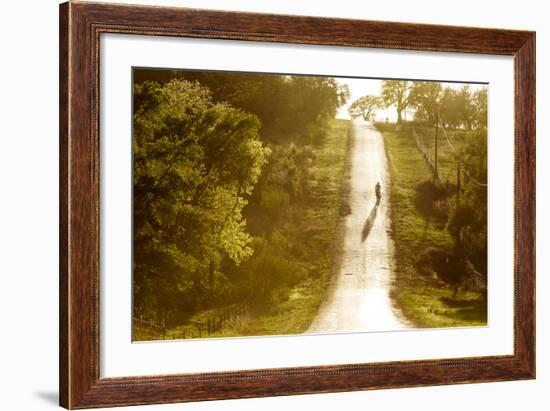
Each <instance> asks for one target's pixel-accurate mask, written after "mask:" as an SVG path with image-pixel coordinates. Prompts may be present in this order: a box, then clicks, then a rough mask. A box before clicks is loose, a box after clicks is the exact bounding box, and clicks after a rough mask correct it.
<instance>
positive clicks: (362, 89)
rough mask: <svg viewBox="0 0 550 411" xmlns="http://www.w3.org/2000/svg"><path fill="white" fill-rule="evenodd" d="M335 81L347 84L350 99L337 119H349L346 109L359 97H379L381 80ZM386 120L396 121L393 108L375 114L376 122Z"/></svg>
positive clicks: (453, 86)
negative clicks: (370, 95)
mask: <svg viewBox="0 0 550 411" xmlns="http://www.w3.org/2000/svg"><path fill="white" fill-rule="evenodd" d="M336 81H337V82H338V83H339V84H347V85H348V87H349V91H350V98H349V100H348V102H347V103H346V104H345V105H343V106H342V107H340V109H339V110H338V113H337V114H336V117H337V118H343V119H349V118H350V117H349V114H348V108H349V106H350V105H351V104H352V103H353V102H354V101H355V100H357V99H358V98H359V97H363V96H366V95H368V94H372V95H380V91H381V90H380V89H381V87H382V80H377V79H362V78H344V77H342V78H336ZM442 84H443V87H452V88H457V89H458V88H460V87H462V86H463V85H464V84H466V83H442ZM470 87H471V88H472V90H478V89H480V88H482V87H486V86H485V85H481V84H470ZM403 114H404V116H407V118H409V117H410V116H411V115H412V114H411V112H410V111H407V113H403ZM386 118H388V120H389V121H391V122H394V121H396V120H397V113H396V111H395V107H389V108H388V109H385V110H384V109H382V110H378V111H377V113H376V120H377V121H384V120H385V119H386Z"/></svg>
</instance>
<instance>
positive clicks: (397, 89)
mask: <svg viewBox="0 0 550 411" xmlns="http://www.w3.org/2000/svg"><path fill="white" fill-rule="evenodd" d="M412 84H413V83H412V82H410V81H401V80H384V81H383V82H382V100H383V101H384V105H385V107H386V108H387V107H390V106H394V107H395V109H396V111H397V123H398V124H399V123H401V122H402V121H403V117H402V114H403V111H404V110H406V109H407V107H409V103H410V100H409V97H410V91H411V89H412Z"/></svg>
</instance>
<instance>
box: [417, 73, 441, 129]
mask: <svg viewBox="0 0 550 411" xmlns="http://www.w3.org/2000/svg"><path fill="white" fill-rule="evenodd" d="M441 97H442V87H441V83H436V82H429V81H415V82H414V83H413V86H412V88H411V92H410V105H411V106H413V107H415V108H416V112H415V114H414V119H415V120H416V121H426V122H428V123H430V124H434V123H435V122H436V121H438V112H439V106H440V100H441Z"/></svg>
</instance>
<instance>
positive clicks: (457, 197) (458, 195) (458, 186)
mask: <svg viewBox="0 0 550 411" xmlns="http://www.w3.org/2000/svg"><path fill="white" fill-rule="evenodd" d="M459 206H460V161H459V162H458V168H457V169H456V209H457V210H458V207H459Z"/></svg>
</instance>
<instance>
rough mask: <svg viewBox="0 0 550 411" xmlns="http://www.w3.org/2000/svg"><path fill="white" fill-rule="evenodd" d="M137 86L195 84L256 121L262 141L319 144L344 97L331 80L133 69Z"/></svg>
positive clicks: (347, 95)
mask: <svg viewBox="0 0 550 411" xmlns="http://www.w3.org/2000/svg"><path fill="white" fill-rule="evenodd" d="M135 77H136V81H137V82H138V83H139V84H142V83H144V82H145V81H147V80H148V79H149V80H160V81H161V82H167V81H169V80H170V79H174V78H179V79H186V80H189V81H198V82H199V83H200V84H202V85H204V86H205V87H207V88H208V89H210V91H211V93H212V96H213V100H214V101H220V102H227V103H229V104H230V105H232V106H234V107H239V108H241V109H243V110H244V111H246V112H249V113H252V114H255V115H256V116H257V117H258V118H259V119H260V120H261V124H262V127H261V136H262V140H263V141H265V142H269V143H277V144H280V143H290V142H294V143H295V144H300V145H307V144H310V145H311V144H320V143H321V141H322V139H323V138H324V136H325V133H326V129H327V126H328V124H327V121H328V120H330V119H332V118H334V116H335V114H336V110H337V109H338V107H340V106H341V105H343V104H344V103H345V102H346V100H347V99H348V98H349V90H348V89H347V87H345V86H344V87H342V86H339V85H338V83H337V82H336V80H335V79H333V78H330V77H315V76H284V75H273V74H255V73H223V72H205V71H164V72H161V71H158V70H147V69H141V70H135Z"/></svg>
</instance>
